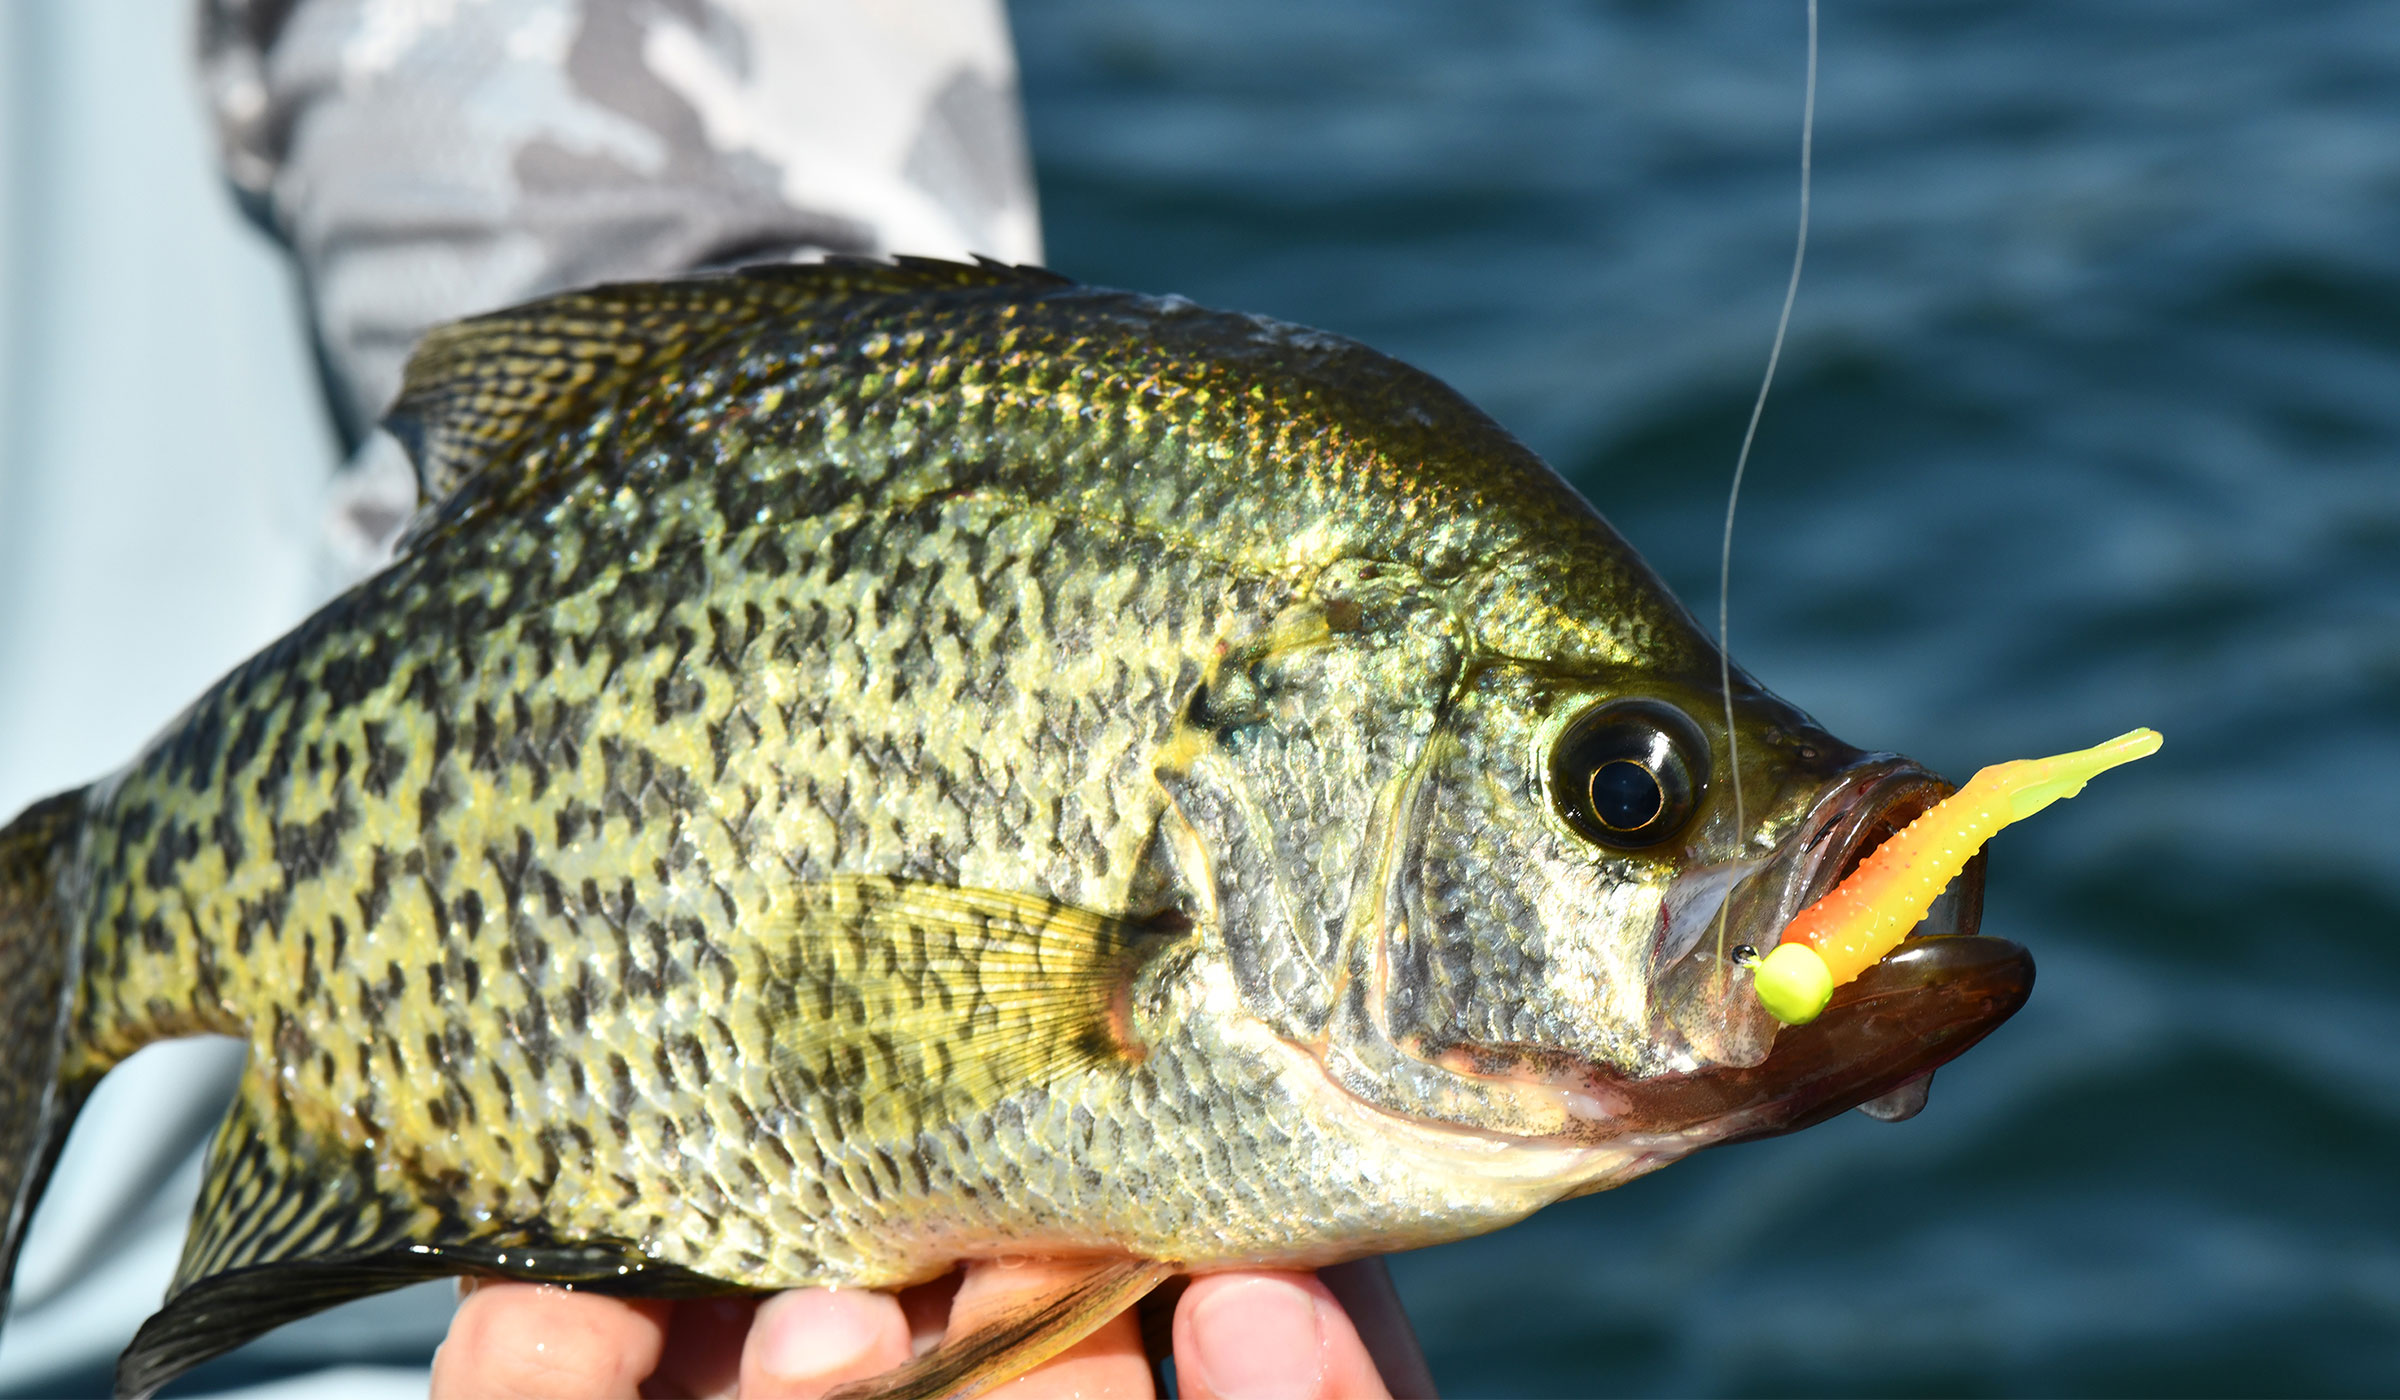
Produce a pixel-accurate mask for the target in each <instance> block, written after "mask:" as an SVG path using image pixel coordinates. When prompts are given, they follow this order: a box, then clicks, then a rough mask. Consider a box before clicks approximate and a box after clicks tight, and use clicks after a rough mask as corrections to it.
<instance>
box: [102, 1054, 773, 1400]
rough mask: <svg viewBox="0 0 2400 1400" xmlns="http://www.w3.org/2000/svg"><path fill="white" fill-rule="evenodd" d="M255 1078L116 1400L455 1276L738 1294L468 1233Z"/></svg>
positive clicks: (120, 1368)
mask: <svg viewBox="0 0 2400 1400" xmlns="http://www.w3.org/2000/svg"><path fill="white" fill-rule="evenodd" d="M274 1105H275V1100H274V1098H273V1097H272V1090H271V1089H270V1088H268V1087H266V1086H265V1085H263V1084H262V1082H261V1080H260V1078H259V1076H258V1075H257V1074H256V1073H255V1072H254V1073H253V1074H252V1076H251V1077H250V1078H248V1079H246V1080H245V1081H244V1083H243V1086H242V1092H241V1093H239V1094H237V1095H236V1096H235V1098H234V1102H233V1107H232V1108H231V1109H230V1110H228V1111H227V1113H226V1116H225V1122H224V1124H223V1125H222V1126H221V1127H220V1128H219V1129H218V1130H217V1136H216V1140H215V1141H214V1142H213V1143H212V1144H211V1145H210V1147H209V1156H208V1171H207V1175H206V1177H205V1178H204V1179H203V1181H202V1183H201V1188H200V1203H199V1205H198V1207H197V1208H196V1209H195V1210H194V1211H193V1214H192V1227H191V1233H190V1234H189V1235H188V1236H187V1237H186V1239H185V1241H184V1250H183V1260H182V1263H181V1264H180V1265H179V1266H178V1267H177V1268H176V1271H175V1281H174V1283H173V1284H172V1285H170V1286H169V1288H168V1290H167V1301H166V1304H165V1306H163V1307H161V1308H160V1309H159V1310H158V1312H156V1313H155V1314H153V1315H152V1316H151V1318H150V1319H149V1321H147V1322H145V1323H143V1324H142V1327H141V1330H140V1331H139V1332H138V1333H136V1334H135V1336H134V1339H133V1344H132V1345H131V1346H128V1347H127V1348H126V1349H125V1352H124V1354H123V1355H122V1356H120V1357H119V1358H118V1359H117V1375H116V1389H117V1393H118V1394H119V1395H121V1396H135V1397H141V1396H148V1395H150V1394H152V1393H154V1392H155V1391H157V1390H158V1388H159V1387H161V1386H163V1385H165V1384H167V1383H168V1382H169V1381H172V1380H174V1379H175V1378H176V1377H177V1376H179V1375H181V1374H183V1373H184V1372H185V1371H188V1370H190V1369H191V1368H192V1367H194V1366H197V1365H199V1364H200V1363H202V1362H204V1361H208V1360H210V1359H212V1358H214V1357H217V1356H220V1355H223V1354H224V1353H225V1352H228V1351H231V1350H233V1349H234V1348H235V1347H238V1346H240V1345H242V1344H243V1343H244V1342H247V1341H250V1340H252V1339H253V1338H256V1337H259V1336H261V1335H263V1334H265V1333H267V1332H270V1331H273V1330H274V1329H275V1328H277V1327H280V1326H282V1325H283V1324H285V1323H287V1322H294V1321H297V1320H298V1319H300V1318H303V1317H306V1316H308V1315H309V1314H311V1313H315V1312H321V1311H323V1310H324V1309H326V1308H330V1307H334V1306H337V1305H339V1304H342V1303H347V1302H350V1301H352V1300H354V1299H358V1298H364V1297H367V1296H368V1295H370V1294H374V1293H382V1292H385V1291H387V1290H389V1289H394V1288H401V1287H405V1286H406V1285H408V1284H412V1283H419V1282H422V1281H424V1280H426V1279H430V1278H442V1277H446V1276H449V1275H455V1274H488V1275H496V1276H499V1277H504V1278H519V1279H529V1280H534V1281H538V1282H543V1283H559V1284H566V1285H568V1286H571V1287H578V1288H589V1289H592V1290H594V1291H597V1292H603V1293H616V1294H626V1295H630V1296H636V1297H702V1296H708V1295H713V1294H726V1293H739V1292H744V1291H747V1290H744V1289H743V1288H742V1287H741V1286H740V1285H738V1284H732V1283H728V1282H725V1281H724V1280H722V1279H715V1278H710V1277H708V1276H706V1275H704V1274H698V1273H694V1272H692V1271H691V1270H689V1269H684V1268H679V1267H676V1266H674V1265H670V1264H663V1263H661V1262H659V1261H657V1260H653V1259H650V1258H649V1257H648V1256H646V1255H644V1254H642V1253H641V1252H640V1250H639V1249H637V1248H636V1247H635V1246H633V1245H631V1244H629V1243H626V1242H623V1241H617V1240H560V1239H557V1238H554V1237H551V1236H550V1235H548V1234H547V1233H546V1232H544V1231H543V1230H541V1229H540V1228H539V1227H538V1226H526V1225H513V1224H507V1223H495V1224H491V1225H476V1226H472V1227H470V1226H468V1225H467V1224H465V1223H464V1222H462V1221H459V1220H458V1219H456V1218H455V1217H452V1216H448V1215H445V1214H444V1213H443V1212H442V1211H441V1210H439V1209H438V1208H436V1207H435V1206H433V1205H431V1204H428V1203H426V1202H422V1201H416V1200H410V1199H404V1198H401V1197H396V1196H395V1195H394V1194H392V1192H391V1191H390V1190H389V1189H388V1188H386V1187H384V1186H383V1185H381V1184H379V1181H378V1165H377V1163H376V1161H375V1159H374V1158H373V1156H372V1155H371V1154H366V1153H355V1154H352V1153H344V1152H340V1151H336V1150H328V1148H327V1145H326V1144H322V1143H319V1142H317V1141H315V1140H313V1139H312V1138H311V1137H310V1136H309V1135H308V1134H307V1133H305V1132H304V1131H302V1130H300V1129H299V1128H297V1127H296V1125H294V1124H293V1123H291V1122H290V1120H289V1119H288V1118H286V1117H283V1116H281V1115H279V1114H277V1113H276V1112H275V1111H274Z"/></svg>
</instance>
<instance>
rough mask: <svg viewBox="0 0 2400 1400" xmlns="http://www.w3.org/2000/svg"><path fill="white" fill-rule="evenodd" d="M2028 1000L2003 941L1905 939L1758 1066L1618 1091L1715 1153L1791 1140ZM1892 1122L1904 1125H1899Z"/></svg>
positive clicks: (1650, 1122)
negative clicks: (1735, 1145)
mask: <svg viewBox="0 0 2400 1400" xmlns="http://www.w3.org/2000/svg"><path fill="white" fill-rule="evenodd" d="M2032 993H2033V955H2032V954H2031V953H2028V952H2027V951H2026V950H2025V949H2024V948H2023V947H2022V946H2020V945H2018V944H2015V943H2011V942H2009V941H2008V940H2006V939H2003V938H1984V937H1981V936H1978V935H1973V934H1942V935H1936V936H1931V937H1912V938H1910V939H1909V940H1908V941H1907V942H1905V943H1903V944H1901V945H1900V947H1899V948H1898V949H1897V950H1896V951H1894V952H1893V953H1892V954H1891V955H1890V956H1888V957H1886V958H1885V959H1884V960H1883V961H1882V962H1879V963H1877V964H1875V965H1874V966H1873V967H1870V968H1868V969H1867V970H1866V971H1865V972H1862V973H1860V974H1859V975H1858V977H1857V978H1856V979H1855V980H1853V981H1851V982H1848V983H1846V984H1844V985H1843V986H1841V987H1837V988H1835V989H1834V993H1833V1001H1832V1002H1831V1004H1829V1005H1828V1006H1827V1007H1826V1008H1825V1012H1824V1014H1823V1015H1821V1016H1819V1017H1817V1019H1816V1020H1814V1021H1811V1022H1809V1023H1808V1024H1807V1025H1805V1026H1787V1027H1785V1028H1784V1030H1783V1032H1782V1033H1781V1034H1780V1035H1778V1036H1777V1037H1776V1040H1775V1050H1774V1053H1773V1054H1771V1055H1769V1056H1768V1057H1767V1059H1766V1060H1765V1061H1764V1062H1763V1063H1761V1064H1757V1065H1748V1066H1742V1065H1716V1066H1711V1067H1709V1068H1707V1069H1703V1070H1697V1071H1694V1072H1692V1073H1690V1074H1684V1075H1672V1076H1665V1077H1662V1078H1658V1079H1652V1080H1645V1081H1641V1082H1638V1083H1629V1084H1620V1085H1618V1086H1616V1088H1617V1091H1618V1092H1619V1093H1620V1094H1622V1095H1623V1096H1624V1097H1625V1099H1626V1100H1628V1101H1629V1106H1630V1109H1631V1111H1630V1112H1629V1113H1627V1114H1625V1115H1624V1117H1625V1118H1629V1119H1633V1120H1636V1121H1638V1122H1639V1123H1640V1124H1641V1127H1642V1129H1643V1130H1645V1131H1648V1132H1655V1133H1661V1134H1684V1133H1691V1132H1695V1131H1704V1132H1706V1133H1707V1135H1708V1137H1709V1138H1710V1139H1711V1140H1712V1141H1714V1142H1718V1143H1725V1142H1745V1141H1748V1140H1749V1139H1752V1138H1763V1137H1774V1136H1777V1135H1779V1134H1782V1133H1791V1132H1798V1131H1799V1130H1800V1129H1802V1128H1806V1127H1809V1126H1812V1125H1814V1124H1817V1123H1822V1122H1824V1121H1825V1120H1826V1119H1828V1118H1831V1117H1833V1116H1835V1115H1836V1114H1839V1113H1842V1112H1844V1111H1846V1110H1848V1109H1852V1108H1857V1107H1859V1106H1861V1105H1866V1104H1872V1103H1875V1102H1877V1101H1880V1100H1883V1099H1885V1098H1887V1097H1891V1096H1894V1095H1896V1094H1899V1093H1901V1091H1904V1090H1907V1089H1909V1088H1911V1087H1912V1086H1913V1085H1914V1084H1915V1083H1916V1082H1917V1081H1921V1080H1922V1079H1923V1078H1924V1077H1925V1076H1926V1075H1929V1074H1931V1073H1932V1072H1933V1071H1934V1070H1936V1069H1938V1068H1940V1067H1941V1066H1943V1065H1945V1064H1948V1063H1949V1062H1950V1061H1951V1060H1954V1059H1956V1058H1957V1057H1958V1056H1960V1055H1962V1054H1965V1053H1966V1052H1967V1051H1968V1050H1970V1049H1972V1048H1973V1047H1974V1046H1975V1045H1976V1043H1977V1042H1979V1041H1981V1040H1982V1039H1983V1038H1984V1037H1985V1036H1987V1035H1990V1034H1991V1033H1992V1032H1993V1031H1994V1030H1997V1029H1998V1028H1999V1026H2000V1023H2001V1022H2003V1021H2005V1020H2007V1019H2008V1018H2009V1017H2011V1016H2013V1015H2015V1014H2016V1012H2017V1009H2018V1008H2019V1007H2021V1006H2023V1005H2024V1004H2025V999H2026V998H2027V997H2028V996H2030V995H2032ZM1894 1116H1905V1115H1901V1114H1896V1115H1894Z"/></svg>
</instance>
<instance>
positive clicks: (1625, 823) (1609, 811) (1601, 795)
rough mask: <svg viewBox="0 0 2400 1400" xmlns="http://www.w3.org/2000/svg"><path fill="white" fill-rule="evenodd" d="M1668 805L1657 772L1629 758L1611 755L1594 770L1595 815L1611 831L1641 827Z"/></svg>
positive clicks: (1651, 820)
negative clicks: (1655, 773) (1612, 756)
mask: <svg viewBox="0 0 2400 1400" xmlns="http://www.w3.org/2000/svg"><path fill="white" fill-rule="evenodd" d="M1666 805H1667V795H1666V793H1665V792H1664V791H1662V790H1661V789H1660V787H1659V785H1658V778H1657V776H1656V775H1654V774H1653V773H1651V771H1650V770H1649V769H1647V768H1644V767H1643V766H1642V765H1641V764H1639V763H1636V762H1634V761H1633V760H1632V759H1630V758H1616V759H1611V760H1609V761H1608V762H1606V763H1603V764H1601V765H1600V766H1599V767H1598V768H1596V769H1594V770H1593V771H1592V815H1593V816H1595V817H1598V818H1599V819H1600V822H1601V824H1602V825H1604V826H1606V827H1607V828H1608V829H1609V830H1611V831H1639V830H1641V829H1642V828H1643V827H1645V826H1648V825H1649V824H1650V823H1652V822H1654V821H1657V820H1658V814H1659V812H1660V810H1661V809H1663V808H1664V807H1665V806H1666Z"/></svg>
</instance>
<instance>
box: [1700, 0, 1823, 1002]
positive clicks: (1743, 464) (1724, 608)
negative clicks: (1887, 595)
mask: <svg viewBox="0 0 2400 1400" xmlns="http://www.w3.org/2000/svg"><path fill="white" fill-rule="evenodd" d="M1816 133H1817V0H1808V84H1807V89H1806V95H1805V96H1804V97H1803V98H1802V99H1801V103H1800V236H1799V239H1798V241H1796V242H1795V243H1794V244H1793V245H1792V276H1791V280H1790V281H1788V282H1786V283H1785V284H1784V288H1783V313H1782V314H1781V315H1779V316H1777V317H1776V318H1775V344H1774V346H1773V347H1772V348H1770V349H1769V350H1768V351H1767V372H1766V375H1765V376H1764V377H1763V378H1761V379H1760V380H1759V381H1758V397H1757V399H1755V400H1753V401H1752V403H1751V405H1750V426H1749V427H1748V428H1745V429H1744V430H1743V431H1742V450H1741V453H1740V455H1738V456H1736V457H1735V458H1734V461H1733V487H1732V489H1731V490H1729V491H1727V492H1726V493H1725V536H1724V540H1723V543H1722V544H1721V545H1720V547H1719V549H1718V551H1717V682H1718V684H1719V686H1720V687H1721V688H1722V689H1723V691H1724V694H1725V771H1726V772H1727V773H1728V774H1729V775H1730V776H1731V777H1732V778H1733V839H1734V841H1735V842H1736V843H1737V847H1736V854H1737V855H1738V854H1739V843H1741V842H1742V840H1743V837H1744V833H1745V832H1746V831H1747V830H1748V829H1749V822H1748V820H1747V819H1746V817H1745V815H1744V813H1743V811H1742V755H1741V747H1740V745H1741V739H1740V736H1739V735H1738V734H1737V733H1736V731H1735V730H1734V727H1733V643H1732V641H1731V639H1730V638H1728V637H1727V636H1726V631H1727V627H1726V624H1727V621H1728V618H1729V615H1730V613H1731V611H1732V605H1731V601H1730V600H1731V599H1732V597H1733V513H1734V510H1735V508H1736V507H1738V506H1739V505H1740V504H1741V502H1742V477H1743V476H1744V475H1745V474H1747V473H1748V471H1749V469H1750V445H1751V444H1752V443H1753V442H1755V441H1757V440H1758V420H1759V419H1760V418H1761V417H1762V416H1764V415H1765V413H1766V411H1767V391H1768V390H1769V389H1772V388H1774V387H1775V366H1776V364H1777V363H1778V362H1779V361H1781V360H1782V359H1783V337H1784V333H1785V332H1786V331H1789V330H1790V329H1791V326H1792V301H1793V299H1794V298H1796V297H1798V296H1799V295H1800V265H1801V264H1802V263H1804V262H1806V261H1807V260H1808V186H1809V164H1810V161H1809V158H1810V155H1811V154H1812V152H1813V150H1814V148H1815V144H1816ZM1732 903H1733V901H1732V899H1731V898H1730V897H1729V898H1727V900H1726V901H1725V903H1723V904H1720V905H1718V906H1717V973H1718V976H1719V977H1720V978H1722V977H1723V976H1724V969H1725V917H1726V911H1727V909H1728V908H1729V907H1730V906H1731V905H1732Z"/></svg>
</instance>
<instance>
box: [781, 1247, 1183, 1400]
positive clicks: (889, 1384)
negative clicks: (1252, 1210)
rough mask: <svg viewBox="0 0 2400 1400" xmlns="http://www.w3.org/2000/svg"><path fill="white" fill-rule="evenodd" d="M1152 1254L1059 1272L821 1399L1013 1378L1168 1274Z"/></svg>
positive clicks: (873, 1399)
mask: <svg viewBox="0 0 2400 1400" xmlns="http://www.w3.org/2000/svg"><path fill="white" fill-rule="evenodd" d="M1176 1271H1177V1266H1176V1265H1173V1264H1166V1263H1161V1262H1159V1261H1157V1260H1155V1259H1111V1260H1104V1261H1100V1262H1097V1263H1094V1264H1092V1265H1090V1266H1089V1267H1087V1268H1084V1269H1081V1270H1077V1271H1074V1272H1072V1273H1069V1274H1066V1275H1064V1276H1062V1277H1061V1278H1060V1279H1059V1281H1058V1282H1057V1283H1056V1284H1055V1285H1054V1286H1053V1287H1051V1288H1049V1289H1047V1290H1044V1291H1042V1292H1038V1293H1032V1294H1029V1295H1028V1296H1027V1297H1026V1298H1025V1299H1024V1300H1023V1301H1022V1302H1020V1303H1018V1304H1017V1305H1016V1306H1014V1307H1012V1308H1010V1309H1008V1310H1007V1311H1006V1312H1004V1313H1001V1314H999V1315H997V1316H995V1317H992V1318H989V1319H987V1320H985V1321H984V1323H983V1324H982V1325H981V1326H979V1327H977V1328H976V1329H975V1330H974V1331H972V1332H969V1333H966V1334H965V1335H963V1336H957V1337H952V1338H950V1339H948V1340H946V1341H944V1342H943V1343H942V1344H941V1345H940V1346H938V1347H935V1348H934V1349H933V1350H932V1351H929V1352H927V1353H925V1354H924V1355H923V1356H920V1357H918V1358H917V1359H915V1360H914V1361H911V1362H909V1363H908V1364H907V1365H905V1366H902V1367H900V1368H898V1369H897V1370H892V1371H886V1372H884V1373H883V1374H882V1375H880V1376H876V1377H874V1378H872V1379H870V1380H864V1381H859V1382H856V1383H854V1384H851V1385H846V1386H844V1387H842V1388H841V1389H839V1390H837V1391H834V1392H833V1393H832V1394H831V1395H829V1396H827V1397H826V1400H938V1398H939V1397H942V1396H952V1397H964V1396H969V1395H974V1394H977V1393H979V1392H981V1391H985V1390H988V1389H990V1388H991V1387H993V1386H995V1385H998V1384H1000V1383H1001V1382H1002V1381H1006V1380H1013V1379H1014V1378H1016V1377H1018V1376H1021V1375H1023V1374H1024V1373H1025V1372H1027V1371H1030V1370H1032V1369H1033V1368H1034V1367H1036V1366H1039V1365H1041V1364H1042V1363H1043V1362H1045V1361H1047V1360H1049V1359H1050V1358H1051V1357H1053V1356H1056V1355H1058V1354H1059V1353H1060V1352H1062V1351H1065V1350H1066V1349H1067V1348H1068V1347H1071V1346H1073V1345H1075V1344H1076V1343H1077V1342H1080V1341H1082V1340H1083V1339H1084V1338H1085V1337H1088V1336H1090V1335H1091V1334H1092V1333H1093V1332H1094V1331H1097V1330H1098V1329H1099V1327H1100V1325H1101V1324H1102V1323H1105V1322H1107V1321H1108V1320H1109V1319H1110V1318H1112V1317H1115V1316H1116V1315H1117V1314H1118V1313H1121V1312H1123V1311H1124V1310H1125V1309H1127V1308H1129V1307H1132V1306H1133V1305H1134V1304H1136V1303H1138V1302H1140V1301H1141V1300H1142V1298H1143V1296H1144V1295H1145V1294H1147V1293H1149V1292H1150V1290H1152V1289H1154V1288H1156V1287H1158V1286H1159V1285H1160V1284H1161V1283H1164V1282H1165V1281H1166V1280H1167V1279H1169V1278H1171V1277H1173V1276H1174V1275H1175V1273H1176Z"/></svg>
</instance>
